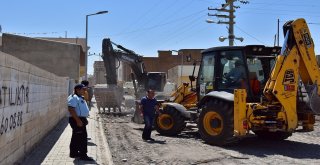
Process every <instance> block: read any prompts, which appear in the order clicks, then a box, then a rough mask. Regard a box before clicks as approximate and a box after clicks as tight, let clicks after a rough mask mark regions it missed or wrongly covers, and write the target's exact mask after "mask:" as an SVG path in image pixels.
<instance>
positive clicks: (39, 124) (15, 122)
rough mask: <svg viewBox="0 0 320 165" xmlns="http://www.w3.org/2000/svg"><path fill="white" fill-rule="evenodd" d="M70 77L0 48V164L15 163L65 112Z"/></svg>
mask: <svg viewBox="0 0 320 165" xmlns="http://www.w3.org/2000/svg"><path fill="white" fill-rule="evenodd" d="M68 86H69V81H68V79H67V78H62V77H58V76H56V75H54V74H52V73H49V72H47V71H44V70H42V69H39V68H38V67H35V66H33V65H31V64H28V63H26V62H24V61H22V60H19V59H17V58H15V57H13V56H11V55H8V54H5V53H3V52H0V164H14V162H16V161H18V160H19V159H21V158H23V157H24V156H25V155H26V154H27V153H28V152H30V151H31V149H32V147H33V146H34V145H35V144H36V143H37V142H39V141H40V140H41V139H42V138H43V137H44V135H46V134H47V133H48V132H49V131H50V130H51V129H52V128H53V127H54V126H55V125H56V124H57V123H58V122H59V121H60V120H61V119H62V118H63V117H65V115H66V112H67V109H66V108H67V105H66V98H67V94H68Z"/></svg>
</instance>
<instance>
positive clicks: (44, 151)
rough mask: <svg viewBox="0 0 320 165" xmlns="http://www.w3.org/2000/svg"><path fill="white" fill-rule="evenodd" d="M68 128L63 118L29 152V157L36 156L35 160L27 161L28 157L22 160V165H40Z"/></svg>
mask: <svg viewBox="0 0 320 165" xmlns="http://www.w3.org/2000/svg"><path fill="white" fill-rule="evenodd" d="M67 126H68V119H67V118H64V119H62V120H61V121H60V122H59V123H58V124H57V126H56V127H55V128H54V129H53V130H52V131H50V132H49V133H48V134H47V135H46V136H45V137H44V138H43V139H42V140H41V142H40V143H39V144H37V145H36V146H35V147H34V149H33V150H32V151H31V153H30V154H26V155H29V156H30V157H33V156H32V155H36V158H37V159H33V160H28V158H29V157H27V158H25V159H24V160H23V162H24V163H23V164H27V165H28V164H30V165H34V164H41V163H42V162H43V160H44V159H45V158H46V157H47V155H48V154H49V152H50V151H51V149H52V148H53V146H54V145H55V143H56V142H57V141H58V139H59V138H60V136H61V135H62V133H63V131H64V130H65V128H66V127H67ZM37 148H41V150H37Z"/></svg>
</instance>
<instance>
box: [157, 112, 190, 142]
mask: <svg viewBox="0 0 320 165" xmlns="http://www.w3.org/2000/svg"><path fill="white" fill-rule="evenodd" d="M185 127H186V122H185V118H184V117H183V116H182V115H181V113H180V112H179V111H178V110H176V109H175V108H173V107H169V106H167V107H166V108H165V109H164V110H163V112H162V113H161V114H157V115H156V118H155V129H156V131H157V132H158V133H160V134H161V135H165V136H175V135H177V134H179V133H181V131H183V130H184V128H185Z"/></svg>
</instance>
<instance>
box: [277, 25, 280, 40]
mask: <svg viewBox="0 0 320 165" xmlns="http://www.w3.org/2000/svg"><path fill="white" fill-rule="evenodd" d="M279 28H280V20H279V19H278V29H277V42H278V46H279Z"/></svg>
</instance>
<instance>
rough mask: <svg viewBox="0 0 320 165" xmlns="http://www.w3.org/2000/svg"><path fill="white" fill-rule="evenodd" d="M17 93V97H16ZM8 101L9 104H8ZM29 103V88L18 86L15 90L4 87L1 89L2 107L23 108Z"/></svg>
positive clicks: (0, 103)
mask: <svg viewBox="0 0 320 165" xmlns="http://www.w3.org/2000/svg"><path fill="white" fill-rule="evenodd" d="M14 91H15V95H14ZM6 100H8V103H6ZM28 102H29V87H25V86H24V85H21V86H18V87H16V88H15V89H13V88H12V87H6V86H2V88H0V105H3V106H6V105H7V104H8V105H9V106H18V105H20V106H22V105H23V104H24V103H28Z"/></svg>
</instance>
